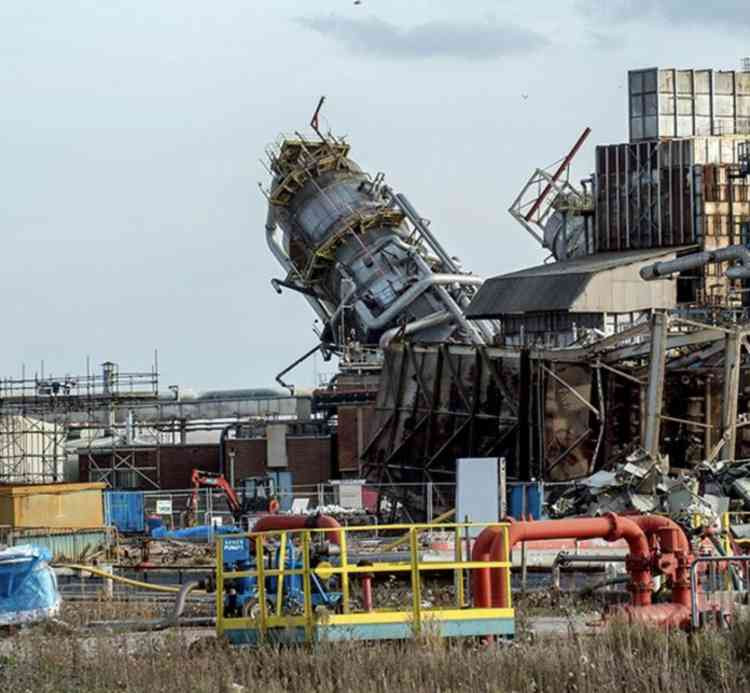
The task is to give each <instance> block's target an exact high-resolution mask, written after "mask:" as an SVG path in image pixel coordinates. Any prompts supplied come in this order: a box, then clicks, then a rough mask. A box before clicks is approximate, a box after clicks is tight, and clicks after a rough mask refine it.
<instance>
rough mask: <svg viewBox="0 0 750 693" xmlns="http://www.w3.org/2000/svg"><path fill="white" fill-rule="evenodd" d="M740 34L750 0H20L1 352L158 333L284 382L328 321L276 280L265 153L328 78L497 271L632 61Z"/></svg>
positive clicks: (199, 372)
mask: <svg viewBox="0 0 750 693" xmlns="http://www.w3.org/2000/svg"><path fill="white" fill-rule="evenodd" d="M748 36H750V3H748V2H747V0H741V1H731V2H730V1H720V0H718V1H714V2H713V3H705V2H704V3H700V4H697V3H686V2H684V1H682V0H661V1H660V0H641V1H639V0H608V1H607V2H606V3H602V2H595V1H594V0H570V1H569V2H565V1H564V0H561V1H559V2H546V0H545V1H542V2H539V1H538V2H535V3H519V2H504V1H503V0H472V1H471V2H455V1H454V0H444V1H443V2H439V3H438V2H435V1H434V0H432V1H429V0H410V1H409V2H408V3H405V2H403V0H401V1H398V0H362V2H361V4H359V5H355V4H354V3H353V0H318V1H317V2H309V1H306V2H302V1H299V0H298V1H297V2H292V1H290V0H244V1H240V0H218V1H217V2H214V3H208V2H205V1H199V0H127V2H111V1H109V0H89V1H86V2H83V1H81V0H66V2H59V1H57V0H37V1H36V2H34V3H29V2H25V1H23V0H6V1H5V2H3V3H0V94H2V100H1V101H0V200H1V202H0V231H1V235H0V238H2V272H0V295H1V296H2V297H3V298H4V300H3V302H2V304H3V306H4V329H3V330H2V339H1V340H0V377H18V376H19V375H20V374H21V372H22V367H23V366H24V365H25V369H26V370H25V372H26V374H27V375H28V374H30V373H33V372H35V371H39V370H40V367H41V366H40V364H41V362H42V361H43V362H44V368H45V370H46V372H48V373H49V372H53V373H56V374H59V375H62V374H66V373H70V374H76V373H82V372H85V363H86V358H87V357H89V358H90V360H91V362H92V363H100V362H102V361H105V360H112V361H115V362H117V363H119V364H120V368H121V370H122V371H140V370H149V369H150V367H151V364H152V362H153V359H154V350H155V349H158V360H159V370H160V385H161V387H162V388H163V389H166V387H167V386H168V385H172V384H180V385H181V386H183V387H188V388H192V389H194V390H203V389H214V388H232V387H238V388H239V387H266V386H270V385H274V376H275V374H276V373H277V372H279V371H280V370H281V369H283V368H284V367H286V366H287V365H288V364H289V363H290V362H291V361H293V360H294V359H296V358H297V357H298V356H299V355H301V354H302V353H303V352H304V351H306V350H307V349H308V348H310V347H312V346H314V344H315V343H316V338H315V335H314V334H313V332H312V327H313V319H314V315H313V314H312V312H311V310H310V308H309V306H308V305H307V303H306V302H305V300H304V299H303V298H302V297H301V296H299V295H297V294H294V293H291V292H285V293H284V294H283V295H281V296H277V295H276V293H275V292H274V291H273V289H272V288H271V284H270V280H271V279H272V278H274V277H281V276H282V272H281V268H280V267H279V266H278V264H277V263H276V260H275V259H274V258H273V257H272V255H271V254H270V252H269V251H268V249H267V247H266V245H265V237H264V221H265V214H266V204H265V199H264V198H263V195H262V194H261V192H260V190H259V187H258V184H259V183H262V184H264V185H265V184H267V182H268V180H267V178H268V177H267V174H266V172H265V170H264V169H263V167H262V165H261V163H260V161H259V160H260V159H262V158H263V153H264V150H265V147H266V146H267V145H268V144H269V143H271V142H273V141H274V140H276V138H277V137H278V136H279V134H280V133H289V132H293V131H294V130H301V131H304V130H305V128H306V126H307V123H309V120H310V116H311V114H312V111H313V110H314V107H315V105H316V103H317V100H318V99H319V97H320V96H321V95H325V96H326V98H327V100H326V104H325V106H324V110H323V114H322V117H321V124H322V125H323V126H324V127H326V128H330V129H331V130H332V131H333V132H335V133H336V134H339V135H347V137H348V140H349V141H350V143H351V144H352V157H353V158H354V159H355V160H357V161H358V162H359V163H360V164H361V165H362V166H363V167H364V168H365V169H366V170H369V171H371V172H373V173H375V172H378V171H384V172H385V173H386V180H387V182H388V183H389V184H390V185H391V186H392V187H394V188H395V189H397V190H399V191H401V192H404V193H405V194H406V195H407V196H408V197H409V199H410V200H411V201H412V203H413V204H414V205H415V207H416V208H417V209H418V210H419V212H420V214H421V215H422V216H423V217H426V218H428V219H430V220H431V223H432V226H431V228H432V230H433V231H434V232H435V233H436V234H437V235H438V237H439V239H440V240H441V242H442V243H443V245H444V246H445V247H446V248H447V250H448V251H449V252H450V253H451V254H454V255H457V256H459V257H460V258H461V260H462V262H463V265H464V267H465V268H466V269H467V270H470V271H472V272H474V273H476V274H479V275H482V276H493V275H496V274H501V273H504V272H509V271H513V270H516V269H520V268H522V267H524V266H527V265H529V264H537V263H539V262H541V261H542V260H543V259H544V257H545V253H544V252H543V251H542V250H541V248H539V247H538V245H537V244H536V243H535V241H534V240H533V239H532V238H531V237H530V236H529V235H528V234H527V233H526V232H525V231H524V230H523V229H522V228H521V227H520V226H518V225H517V224H516V222H514V221H513V219H512V218H511V217H510V215H509V214H508V212H507V209H508V207H509V206H510V204H511V203H512V201H513V199H514V198H515V196H516V195H517V193H518V192H519V190H520V188H521V186H522V185H523V184H524V182H525V181H526V180H527V179H528V177H529V176H530V174H531V172H532V171H533V170H534V169H535V168H537V167H545V166H547V165H549V164H551V163H552V162H554V161H555V160H557V159H559V158H560V157H561V156H562V155H563V154H565V152H566V151H567V149H568V148H569V147H570V146H571V145H572V144H573V142H575V140H576V139H577V137H578V136H579V134H580V133H581V131H582V130H583V129H584V127H586V126H589V127H591V128H592V129H593V132H592V135H591V136H590V137H589V140H588V142H587V144H586V145H585V147H584V148H583V149H582V151H581V152H580V154H579V155H578V158H577V159H576V161H575V163H574V166H573V176H574V178H575V179H576V180H578V179H580V178H581V177H584V176H586V175H588V174H589V173H590V172H591V170H592V169H593V151H594V146H595V145H596V144H608V143H615V142H621V141H625V140H626V138H627V123H626V120H627V97H626V74H627V70H628V69H637V68H643V67H654V66H660V67H678V68H716V69H737V68H738V67H739V65H740V59H741V58H742V57H743V56H746V55H748V54H750V42H749V41H748ZM332 368H333V367H332V365H331V364H324V363H321V362H320V361H316V362H314V363H312V362H310V363H307V364H305V365H303V366H301V367H300V368H299V370H298V371H296V372H295V373H294V374H293V377H292V378H291V379H292V380H293V381H294V382H296V383H298V384H299V385H303V384H307V385H312V384H313V381H314V379H315V377H316V374H319V373H321V372H326V371H331V370H332Z"/></svg>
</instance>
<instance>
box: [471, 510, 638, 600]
mask: <svg viewBox="0 0 750 693" xmlns="http://www.w3.org/2000/svg"><path fill="white" fill-rule="evenodd" d="M507 531H508V546H507V547H506V545H505V532H504V531H502V530H500V529H497V528H491V527H488V528H487V529H485V530H483V531H482V533H481V534H480V535H479V537H478V538H477V541H476V542H475V545H474V549H473V551H472V560H474V561H481V560H482V555H483V554H484V553H486V551H487V549H486V547H487V545H488V544H489V546H490V560H491V561H503V560H505V559H506V556H507V557H510V556H511V555H512V551H513V547H514V546H515V545H516V544H517V543H518V542H521V541H536V540H541V539H569V538H575V539H594V538H602V539H606V540H607V541H616V540H618V539H625V540H626V541H627V542H628V546H629V548H630V556H629V557H628V561H629V564H628V572H629V573H630V578H631V586H630V588H631V591H632V594H633V604H634V605H637V606H647V605H649V604H650V603H651V590H652V584H651V571H650V567H649V559H650V551H649V546H648V541H647V539H646V535H645V534H644V532H643V530H641V528H640V527H638V525H636V524H635V523H634V522H632V521H631V520H629V519H626V518H623V517H618V516H617V515H615V514H614V513H610V514H608V515H606V516H604V517H596V518H594V517H585V518H575V519H568V520H548V521H544V522H515V523H513V524H512V525H511V526H510V527H508V530H507ZM473 572H474V573H475V574H473V575H472V588H473V595H474V599H475V603H477V604H482V603H487V602H488V601H489V603H491V604H492V606H494V607H498V608H507V607H508V606H509V605H510V594H509V592H508V585H507V579H508V576H509V568H498V569H492V571H491V586H490V587H491V589H490V594H489V595H487V594H486V593H485V586H484V585H483V584H482V580H481V577H480V575H479V574H478V571H473Z"/></svg>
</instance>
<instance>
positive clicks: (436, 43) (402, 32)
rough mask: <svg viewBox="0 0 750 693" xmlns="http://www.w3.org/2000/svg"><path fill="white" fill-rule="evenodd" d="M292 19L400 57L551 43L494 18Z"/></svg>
mask: <svg viewBox="0 0 750 693" xmlns="http://www.w3.org/2000/svg"><path fill="white" fill-rule="evenodd" d="M296 21H297V23H298V24H300V25H301V26H303V27H305V28H306V29H309V30H311V31H315V32H317V33H319V34H321V35H322V36H326V37H328V38H331V39H333V40H334V41H337V42H339V43H341V44H343V45H344V46H346V47H347V48H348V49H349V50H350V51H352V52H355V53H361V54H369V55H375V56H379V57H384V58H392V59H402V60H404V59H412V58H432V57H450V58H463V59H466V60H491V59H493V58H497V57H501V56H505V55H518V54H525V53H531V52H533V51H535V50H538V49H540V48H543V47H544V46H546V45H547V44H548V43H549V41H548V40H547V39H546V38H545V37H544V36H542V35H541V34H538V33H536V32H534V31H531V30H529V29H524V28H523V27H519V26H515V25H513V24H499V23H497V22H495V21H492V20H488V21H486V22H484V23H469V22H463V23H459V22H442V21H433V22H426V23H424V24H418V25H416V26H412V27H408V28H406V27H405V28H402V27H400V26H396V25H395V24H391V23H389V22H386V21H383V20H382V19H378V18H377V17H374V16H368V17H365V18H362V19H350V18H348V17H341V16H338V15H328V16H316V17H300V18H298V19H297V20H296Z"/></svg>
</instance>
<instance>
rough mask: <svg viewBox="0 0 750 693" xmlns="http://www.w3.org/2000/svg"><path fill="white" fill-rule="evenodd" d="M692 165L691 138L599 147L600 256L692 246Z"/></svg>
mask: <svg viewBox="0 0 750 693" xmlns="http://www.w3.org/2000/svg"><path fill="white" fill-rule="evenodd" d="M692 166H693V146H692V143H691V142H690V141H689V140H670V141H664V142H641V143H638V144H613V145H606V146H601V147H597V148H596V173H595V190H596V199H595V205H594V206H595V210H594V247H595V250H596V252H601V251H604V250H631V249H635V248H657V247H664V246H677V245H689V244H691V243H694V242H695V238H696V234H695V227H694V223H693V185H694V180H693V175H692Z"/></svg>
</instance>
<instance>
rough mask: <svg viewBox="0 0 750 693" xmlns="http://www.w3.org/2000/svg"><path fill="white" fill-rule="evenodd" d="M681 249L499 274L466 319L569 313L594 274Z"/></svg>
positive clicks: (636, 252)
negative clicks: (552, 312) (530, 313)
mask: <svg viewBox="0 0 750 693" xmlns="http://www.w3.org/2000/svg"><path fill="white" fill-rule="evenodd" d="M688 247H691V246H688ZM684 249H685V248H651V249H648V250H627V251H624V252H608V253H598V254H596V255H587V256H585V257H579V258H574V259H572V260H566V261H564V262H550V263H548V264H546V265H536V266H535V267H527V268H526V269H523V270H520V271H518V272H511V273H510V274H501V275H499V276H497V277H492V278H490V279H488V280H487V281H485V282H484V284H482V286H481V287H480V289H479V291H478V292H477V295H476V296H475V297H474V299H473V300H472V302H471V303H470V304H469V306H468V308H467V309H466V317H467V318H470V319H474V320H477V319H482V318H494V317H497V316H498V315H507V314H512V313H528V312H546V311H559V310H569V309H570V307H571V305H572V304H573V302H574V301H575V300H576V299H577V298H578V297H579V296H580V295H581V294H582V293H583V291H584V290H585V289H586V286H587V285H588V283H589V281H590V280H591V278H592V277H593V276H594V275H595V274H598V273H600V272H606V271H608V270H612V269H616V268H618V267H624V266H627V265H632V264H635V263H640V262H647V261H649V260H652V259H656V258H659V257H662V256H664V255H672V254H674V253H675V252H676V251H678V250H684Z"/></svg>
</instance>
